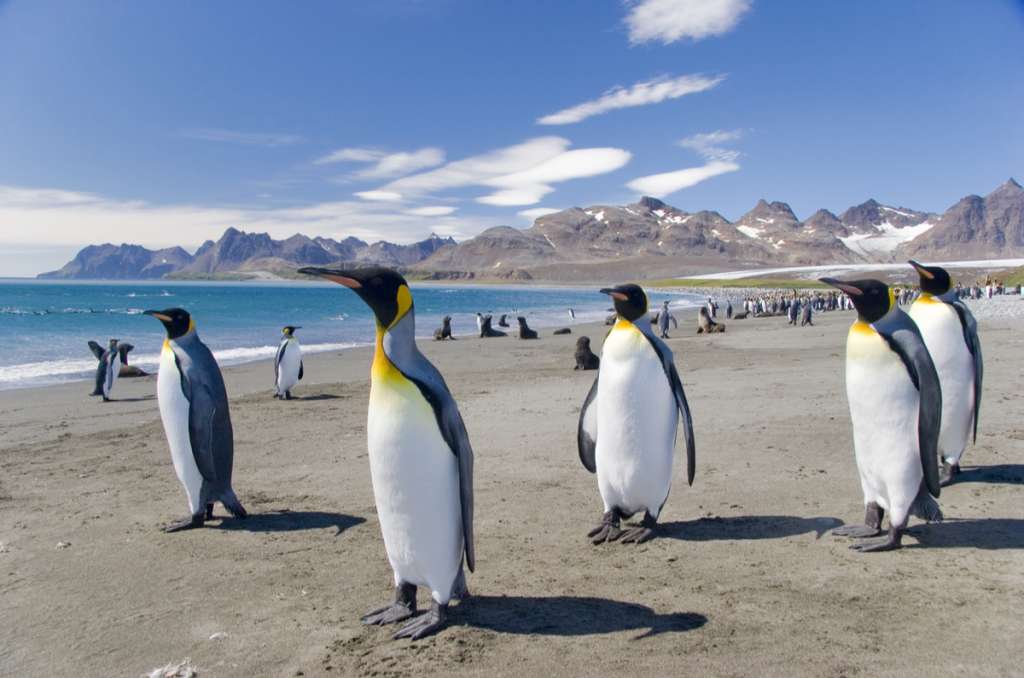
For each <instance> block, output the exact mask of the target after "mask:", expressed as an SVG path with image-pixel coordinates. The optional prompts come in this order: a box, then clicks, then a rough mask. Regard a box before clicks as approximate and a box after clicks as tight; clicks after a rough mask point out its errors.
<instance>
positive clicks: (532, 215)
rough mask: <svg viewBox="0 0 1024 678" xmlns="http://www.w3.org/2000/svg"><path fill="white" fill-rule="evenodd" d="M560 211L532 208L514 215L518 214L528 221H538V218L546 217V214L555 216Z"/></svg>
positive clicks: (547, 208)
mask: <svg viewBox="0 0 1024 678" xmlns="http://www.w3.org/2000/svg"><path fill="white" fill-rule="evenodd" d="M561 211H562V210H556V209H554V208H552V207H534V208H533V209H528V210H522V211H520V212H516V214H518V215H519V216H521V217H526V218H527V219H529V220H530V221H533V220H534V219H539V218H540V217H543V216H547V215H548V214H555V213H556V212H561Z"/></svg>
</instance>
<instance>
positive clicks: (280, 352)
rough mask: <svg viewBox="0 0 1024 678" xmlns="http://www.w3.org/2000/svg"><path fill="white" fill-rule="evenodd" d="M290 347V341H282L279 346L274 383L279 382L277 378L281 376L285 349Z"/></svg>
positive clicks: (275, 359) (275, 357)
mask: <svg viewBox="0 0 1024 678" xmlns="http://www.w3.org/2000/svg"><path fill="white" fill-rule="evenodd" d="M286 348H288V342H287V341H282V342H281V345H280V346H278V347H277V354H276V355H274V384H275V385H276V384H277V380H278V379H280V378H281V375H280V372H281V361H282V360H283V359H284V350H285V349H286Z"/></svg>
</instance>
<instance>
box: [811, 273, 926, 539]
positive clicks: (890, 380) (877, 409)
mask: <svg viewBox="0 0 1024 678" xmlns="http://www.w3.org/2000/svg"><path fill="white" fill-rule="evenodd" d="M821 282H823V283H826V284H828V285H831V286H833V287H835V288H837V289H839V290H841V291H843V292H845V293H846V294H848V295H849V296H850V299H852V300H853V305H854V307H855V308H856V309H857V315H858V317H857V320H856V321H855V322H854V323H853V325H852V326H851V327H850V331H849V334H848V335H847V339H846V394H847V399H848V400H849V404H850V419H851V420H852V422H853V444H854V453H855V457H856V460H857V470H858V473H859V474H860V482H861V489H862V490H863V492H864V504H865V516H864V525H844V526H842V527H838V528H836V529H834V530H833V531H832V534H835V535H839V536H847V537H858V538H862V537H874V536H877V535H879V534H881V531H882V519H883V517H884V516H885V514H886V513H888V515H889V533H888V535H887V536H886V537H884V538H882V539H881V540H865V541H862V542H858V543H856V544H853V545H852V546H851V547H850V548H852V549H854V550H857V551H860V552H862V553H868V552H874V551H890V550H893V549H898V548H900V545H901V540H902V537H903V532H904V530H905V529H906V526H907V521H908V519H909V517H910V515H911V514H913V515H915V516H917V517H918V518H921V519H922V520H927V521H929V522H931V521H938V520H942V512H941V511H940V510H939V505H938V503H936V501H935V499H933V498H932V497H938V496H939V470H938V461H937V454H938V443H939V429H940V426H941V421H942V389H941V386H940V383H939V376H938V374H937V373H936V371H935V365H934V363H933V362H932V359H931V356H930V355H929V353H928V349H927V347H926V346H925V343H924V340H923V339H922V338H921V332H920V331H919V330H918V328H917V325H915V324H914V321H913V320H911V319H910V317H909V316H908V315H907V314H906V313H904V312H903V311H902V310H900V308H899V306H898V305H897V304H896V299H895V295H894V294H893V293H892V291H891V290H890V289H889V287H888V286H887V285H886V284H885V283H882V282H880V281H878V280H851V281H840V280H835V279H832V278H821Z"/></svg>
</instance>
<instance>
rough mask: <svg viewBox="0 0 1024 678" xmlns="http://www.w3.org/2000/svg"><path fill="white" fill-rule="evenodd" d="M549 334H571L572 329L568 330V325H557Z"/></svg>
mask: <svg viewBox="0 0 1024 678" xmlns="http://www.w3.org/2000/svg"><path fill="white" fill-rule="evenodd" d="M551 334H572V330H570V329H569V328H568V327H559V328H558V329H557V330H555V331H554V332H552V333H551Z"/></svg>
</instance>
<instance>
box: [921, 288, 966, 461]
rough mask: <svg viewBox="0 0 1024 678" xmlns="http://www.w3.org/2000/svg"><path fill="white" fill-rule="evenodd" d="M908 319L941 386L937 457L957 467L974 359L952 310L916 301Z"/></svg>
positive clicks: (944, 305) (964, 431)
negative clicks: (920, 339)
mask: <svg viewBox="0 0 1024 678" xmlns="http://www.w3.org/2000/svg"><path fill="white" fill-rule="evenodd" d="M910 317H911V318H913V320H914V322H915V323H916V324H917V327H918V329H919V330H921V336H922V338H923V339H924V343H925V346H927V347H928V353H930V354H931V356H932V362H934V363H935V371H936V372H938V373H939V384H940V385H941V386H942V427H941V429H940V432H939V454H941V455H942V457H943V458H944V459H946V460H947V461H949V462H950V463H958V462H959V461H960V457H961V456H962V455H963V453H964V448H965V447H967V441H968V440H969V439H970V436H971V431H972V430H973V424H974V388H975V384H974V358H973V357H972V356H971V352H970V350H968V348H967V342H966V341H964V332H963V326H962V325H961V324H960V317H959V316H958V315H957V313H956V311H955V310H954V309H953V307H951V306H949V305H948V304H945V303H943V302H941V301H934V300H929V301H925V300H918V301H916V302H914V305H913V306H911V307H910Z"/></svg>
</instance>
